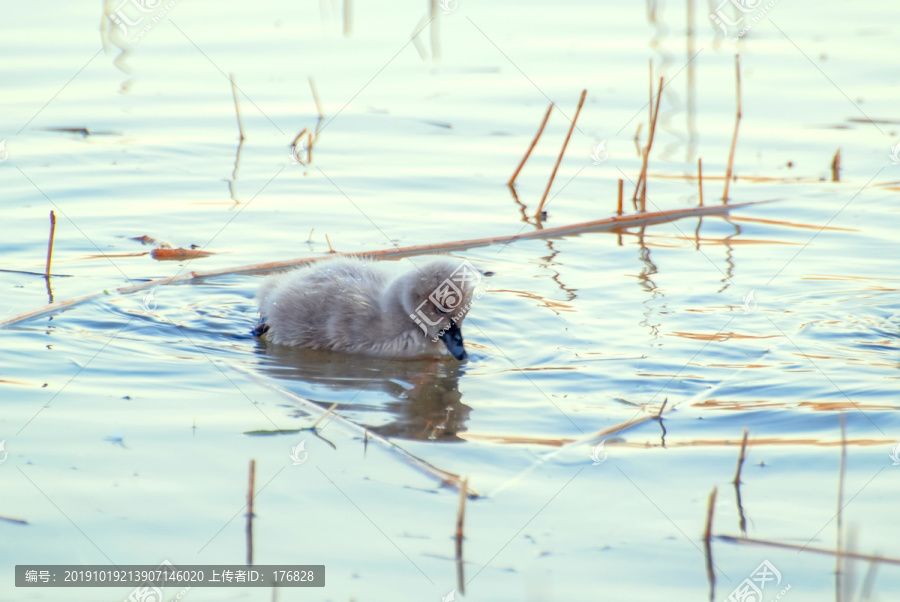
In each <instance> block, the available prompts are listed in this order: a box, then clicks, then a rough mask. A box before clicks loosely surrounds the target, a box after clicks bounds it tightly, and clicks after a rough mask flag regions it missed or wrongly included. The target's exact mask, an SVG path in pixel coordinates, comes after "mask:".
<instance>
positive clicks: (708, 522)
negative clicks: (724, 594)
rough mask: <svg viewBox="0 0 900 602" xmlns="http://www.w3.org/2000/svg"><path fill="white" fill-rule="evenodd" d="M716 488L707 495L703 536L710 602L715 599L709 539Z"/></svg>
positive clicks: (714, 577)
mask: <svg viewBox="0 0 900 602" xmlns="http://www.w3.org/2000/svg"><path fill="white" fill-rule="evenodd" d="M717 492H718V488H716V487H713V490H712V491H711V492H710V494H709V506H708V507H707V509H706V532H705V533H704V534H703V542H704V543H705V544H706V576H707V577H708V578H709V591H710V600H712V599H713V598H714V597H715V589H716V574H715V572H713V560H712V545H711V544H710V538H711V537H712V522H713V512H714V511H715V508H716V493H717Z"/></svg>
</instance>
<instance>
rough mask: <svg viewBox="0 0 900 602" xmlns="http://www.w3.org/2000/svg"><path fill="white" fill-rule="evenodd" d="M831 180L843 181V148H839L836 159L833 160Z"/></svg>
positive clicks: (835, 154)
mask: <svg viewBox="0 0 900 602" xmlns="http://www.w3.org/2000/svg"><path fill="white" fill-rule="evenodd" d="M831 181H832V182H840V181H841V149H837V152H836V153H834V159H832V160H831Z"/></svg>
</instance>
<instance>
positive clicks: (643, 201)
mask: <svg viewBox="0 0 900 602" xmlns="http://www.w3.org/2000/svg"><path fill="white" fill-rule="evenodd" d="M663 80H664V78H662V77H660V78H659V91H658V93H657V95H656V108H655V109H654V108H653V106H652V104H651V106H650V112H651V113H652V116H653V117H652V119H651V120H650V134H649V135H648V136H647V146H645V147H644V153H643V158H642V161H641V174H640V176H638V181H637V187H636V188H635V189H634V198H633V199H632V202H635V201H637V199H638V198H640V211H641V212H642V213H643V212H645V211H646V210H647V164H648V162H649V161H650V149H652V148H653V138H654V137H655V136H656V119H657V117H659V100H660V98H662V89H663ZM650 100H651V103H652V100H653V98H652V96H651V99H650ZM638 190H640V197H638Z"/></svg>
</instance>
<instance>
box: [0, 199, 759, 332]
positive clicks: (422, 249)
mask: <svg viewBox="0 0 900 602" xmlns="http://www.w3.org/2000/svg"><path fill="white" fill-rule="evenodd" d="M770 202H772V201H771V200H767V201H751V202H748V203H737V204H732V205H727V206H726V205H715V206H707V207H688V208H686V209H673V210H669V211H654V212H650V213H644V214H640V215H622V216H613V217H608V218H604V219H599V220H592V221H588V222H578V223H575V224H569V225H567V226H556V227H554V228H544V229H543V230H535V231H532V232H525V233H522V234H514V235H511V236H492V237H487V238H473V239H469V240H457V241H451V242H445V243H435V244H428V245H413V246H409V247H399V248H390V249H378V250H376V251H357V252H353V253H342V254H341V256H342V257H367V258H371V259H400V258H403V257H412V256H415V255H426V254H430V253H435V252H445V253H446V252H450V251H462V250H466V249H473V248H477V247H486V246H490V245H495V244H502V243H505V244H509V243H513V242H515V241H518V240H531V239H546V238H560V237H563V236H573V235H577V234H583V233H587V232H609V231H615V230H620V229H624V228H630V227H635V226H644V225H652V224H659V223H665V222H671V221H672V220H674V219H681V218H684V217H693V216H698V215H714V214H718V213H729V212H730V211H731V210H732V209H739V208H741V207H750V206H754V205H759V204H762V203H770ZM326 239H327V235H326ZM329 245H330V241H329ZM332 250H333V249H332ZM326 257H327V256H315V257H301V258H299V259H288V260H285V261H271V262H267V263H256V264H250V265H244V266H238V267H236V268H222V269H218V270H206V271H199V272H198V271H191V272H189V273H187V274H181V275H178V276H172V277H169V278H159V279H156V280H148V281H147V282H141V283H139V284H133V285H129V286H123V287H119V288H117V289H115V290H116V292H117V293H119V294H123V295H126V294H129V293H135V292H137V291H141V290H145V289H148V288H153V287H155V286H166V285H169V284H175V283H181V282H190V281H192V280H197V281H199V280H201V279H203V278H212V277H215V276H225V275H234V274H252V273H263V272H271V271H275V270H283V269H285V268H291V267H297V266H300V265H304V264H308V263H314V262H316V261H321V260H323V259H325V258H326ZM104 294H105V293H103V292H99V293H92V294H90V295H84V296H83V297H77V298H75V299H67V300H65V301H57V302H55V303H50V304H48V305H45V306H44V307H41V308H38V309H34V310H30V311H27V312H23V313H21V314H18V315H16V316H13V317H11V318H7V319H5V320H0V326H7V325H9V324H15V323H17V322H21V321H23V320H27V319H29V318H35V317H38V316H42V315H45V314H49V313H53V312H56V311H59V310H62V309H66V308H69V307H73V306H75V305H79V304H81V303H85V302H86V301H90V300H91V299H96V298H97V297H99V296H101V295H104Z"/></svg>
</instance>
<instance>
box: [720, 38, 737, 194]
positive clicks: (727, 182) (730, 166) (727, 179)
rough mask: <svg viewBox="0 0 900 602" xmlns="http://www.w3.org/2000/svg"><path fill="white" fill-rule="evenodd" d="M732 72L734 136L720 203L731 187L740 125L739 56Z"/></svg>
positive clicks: (735, 59) (735, 57) (735, 56)
mask: <svg viewBox="0 0 900 602" xmlns="http://www.w3.org/2000/svg"><path fill="white" fill-rule="evenodd" d="M734 71H735V76H736V81H737V114H736V115H735V118H734V135H733V136H732V137H731V150H730V151H729V152H728V169H727V170H726V171H725V192H724V193H723V194H722V203H727V202H728V187H729V186H730V185H731V173H732V169H733V168H734V149H735V147H737V137H738V126H740V124H741V55H739V54H736V55H734Z"/></svg>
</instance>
